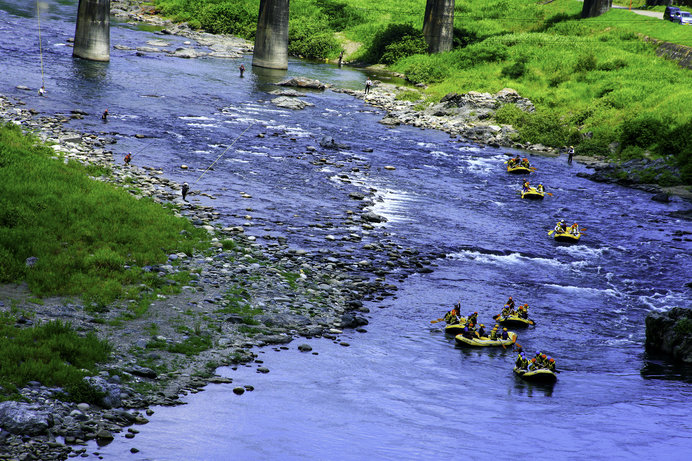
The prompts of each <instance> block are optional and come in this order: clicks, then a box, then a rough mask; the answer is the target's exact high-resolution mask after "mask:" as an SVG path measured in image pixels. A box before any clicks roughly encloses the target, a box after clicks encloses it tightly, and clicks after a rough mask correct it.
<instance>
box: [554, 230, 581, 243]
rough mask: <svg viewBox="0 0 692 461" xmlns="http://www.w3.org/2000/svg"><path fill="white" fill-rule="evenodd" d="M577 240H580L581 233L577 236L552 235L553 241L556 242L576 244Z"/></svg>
mask: <svg viewBox="0 0 692 461" xmlns="http://www.w3.org/2000/svg"><path fill="white" fill-rule="evenodd" d="M579 238H581V232H580V233H578V234H573V233H571V232H560V233H558V232H555V234H553V239H554V240H555V241H556V242H567V243H577V242H578V241H579Z"/></svg>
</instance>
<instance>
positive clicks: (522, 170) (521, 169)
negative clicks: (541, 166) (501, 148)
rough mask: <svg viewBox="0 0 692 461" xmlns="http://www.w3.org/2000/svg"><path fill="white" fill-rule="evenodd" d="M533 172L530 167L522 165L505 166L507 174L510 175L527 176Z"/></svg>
mask: <svg viewBox="0 0 692 461" xmlns="http://www.w3.org/2000/svg"><path fill="white" fill-rule="evenodd" d="M532 171H533V170H532V169H531V167H528V166H523V165H507V173H511V174H529V173H531V172H532Z"/></svg>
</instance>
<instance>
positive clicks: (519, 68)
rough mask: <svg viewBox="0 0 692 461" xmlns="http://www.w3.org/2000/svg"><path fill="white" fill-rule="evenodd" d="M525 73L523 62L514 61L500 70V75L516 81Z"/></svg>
mask: <svg viewBox="0 0 692 461" xmlns="http://www.w3.org/2000/svg"><path fill="white" fill-rule="evenodd" d="M525 72H526V64H525V63H524V61H523V60H517V61H514V62H513V63H512V64H510V65H508V66H505V67H503V68H502V72H500V75H501V76H503V77H507V78H512V79H514V80H517V79H519V78H521V77H522V76H523V75H524V73H525Z"/></svg>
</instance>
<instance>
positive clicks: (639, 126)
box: [620, 115, 668, 149]
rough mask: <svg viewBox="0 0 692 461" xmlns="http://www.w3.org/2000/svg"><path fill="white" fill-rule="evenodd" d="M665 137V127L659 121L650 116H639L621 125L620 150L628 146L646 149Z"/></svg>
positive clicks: (666, 131) (666, 129)
mask: <svg viewBox="0 0 692 461" xmlns="http://www.w3.org/2000/svg"><path fill="white" fill-rule="evenodd" d="M667 135H668V128H667V125H666V124H665V123H664V122H663V121H662V120H661V119H659V118H658V117H655V116H652V115H640V116H638V117H636V118H634V119H630V120H626V121H625V122H624V123H623V125H622V134H621V135H620V146H621V148H622V149H625V148H626V147H629V146H636V147H641V148H647V147H650V146H652V145H653V144H656V143H657V142H658V140H659V139H661V138H662V137H664V136H667Z"/></svg>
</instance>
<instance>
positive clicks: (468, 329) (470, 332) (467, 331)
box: [461, 323, 476, 339]
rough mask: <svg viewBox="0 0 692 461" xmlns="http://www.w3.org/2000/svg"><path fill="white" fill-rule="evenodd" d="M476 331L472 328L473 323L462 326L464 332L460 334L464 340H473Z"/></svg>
mask: <svg viewBox="0 0 692 461" xmlns="http://www.w3.org/2000/svg"><path fill="white" fill-rule="evenodd" d="M475 333H476V330H474V328H473V323H467V324H466V326H464V331H462V332H461V334H462V335H463V336H464V338H469V339H473V338H474V336H476V334H475Z"/></svg>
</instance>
